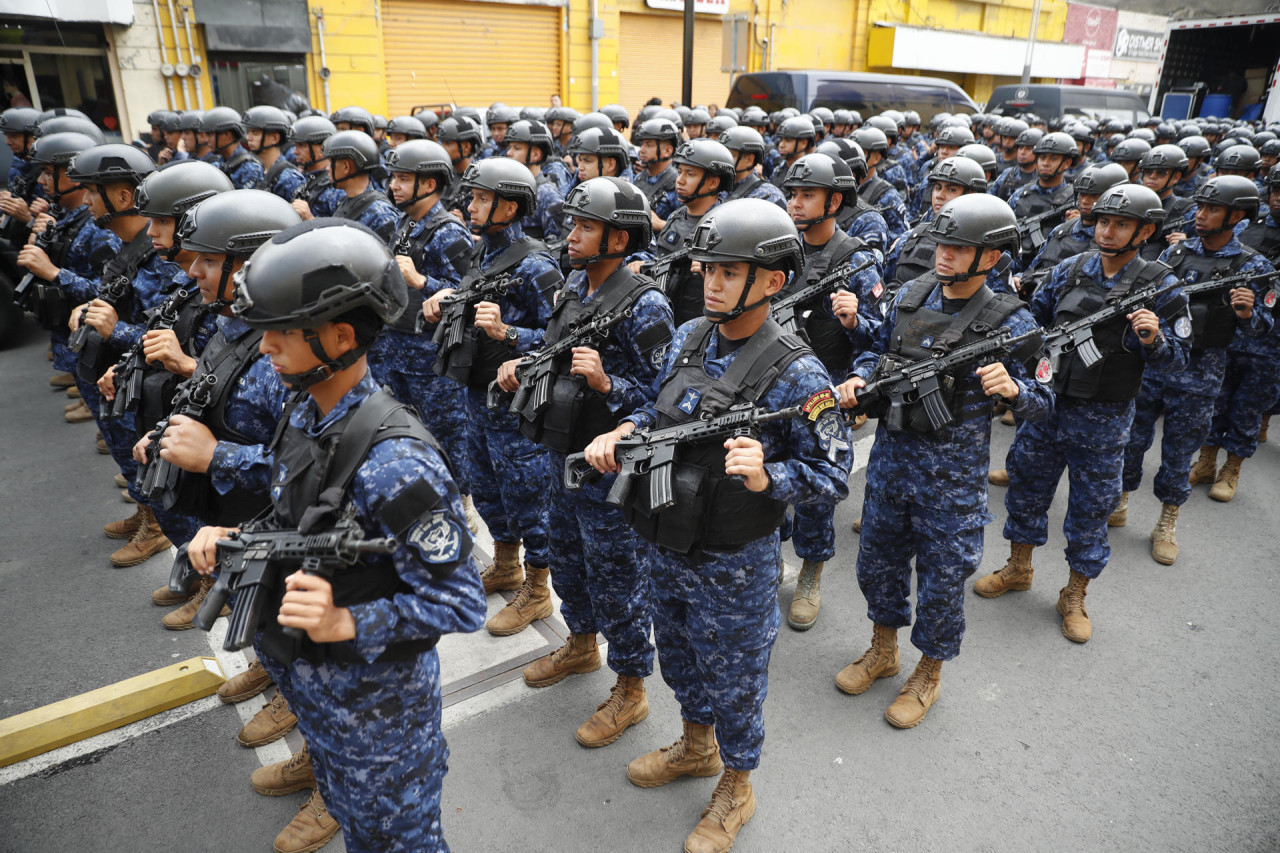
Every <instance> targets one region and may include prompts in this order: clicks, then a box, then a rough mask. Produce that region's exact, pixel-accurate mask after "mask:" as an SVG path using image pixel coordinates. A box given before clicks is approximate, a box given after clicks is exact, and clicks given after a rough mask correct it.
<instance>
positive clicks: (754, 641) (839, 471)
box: [627, 320, 853, 770]
mask: <svg viewBox="0 0 1280 853" xmlns="http://www.w3.org/2000/svg"><path fill="white" fill-rule="evenodd" d="M700 322H702V321H701V320H691V321H689V322H688V323H685V324H684V325H682V326H681V327H680V328H679V329H678V330H676V336H675V339H674V340H672V342H671V348H670V350H669V351H668V355H667V360H666V362H665V364H664V365H663V369H662V371H661V372H660V373H659V376H658V378H657V380H655V383H654V391H653V396H654V398H655V399H656V396H657V389H658V387H659V386H660V385H661V380H662V378H663V377H665V376H666V375H667V374H669V373H670V372H671V371H672V369H673V368H674V366H675V359H676V356H677V355H678V354H679V352H680V348H681V347H682V346H683V345H684V341H685V339H686V338H687V337H688V336H689V334H690V333H691V332H692V331H693V330H694V329H695V328H696V327H697V325H698V324H699V323H700ZM718 345H719V340H718V335H712V336H711V339H710V341H709V343H708V345H707V358H706V362H705V364H704V369H705V370H706V371H707V374H708V375H709V376H712V377H719V376H723V375H724V372H725V371H726V370H727V369H728V367H729V365H730V364H732V363H733V361H734V358H735V357H736V356H737V352H741V350H738V351H736V352H733V353H730V354H728V355H725V356H718V355H717V351H718ZM829 390H831V381H830V379H829V378H828V377H827V372H826V370H825V369H824V368H823V367H822V363H821V362H820V361H818V359H817V358H816V357H814V356H812V355H804V356H802V357H801V358H799V359H797V360H796V361H794V362H792V363H791V365H790V366H788V367H787V368H786V370H784V371H783V372H782V375H781V376H780V377H779V378H778V380H777V382H775V383H774V385H773V387H772V388H770V389H769V391H768V392H767V393H766V394H765V395H764V396H763V397H762V398H761V400H760V401H759V405H760V406H761V407H762V408H765V409H769V410H771V411H776V410H778V409H782V408H785V407H788V406H794V405H799V404H801V403H803V402H804V401H805V400H807V399H809V398H810V397H811V396H812V395H814V394H816V393H818V392H821V391H829ZM655 419H656V413H655V411H654V409H653V408H652V407H651V406H646V407H645V408H643V409H640V410H638V411H637V412H636V413H635V414H634V415H632V416H631V417H629V418H627V420H630V421H633V422H634V423H636V424H637V425H638V426H642V427H643V426H649V425H652V424H653V423H654V421H655ZM819 424H820V425H821V428H820V429H814V428H813V427H812V426H811V425H810V424H809V423H808V422H807V421H803V420H791V421H776V422H773V423H769V424H765V425H764V427H763V429H762V430H761V433H760V437H759V440H760V442H761V444H763V445H764V454H765V459H766V460H774V461H766V462H765V471H766V472H767V473H768V475H769V488H768V489H767V490H766V491H765V494H766V495H769V496H770V497H773V498H776V499H778V500H781V501H785V502H787V503H790V504H793V505H795V504H803V503H809V502H812V501H817V502H820V503H826V504H835V503H838V502H839V501H841V500H843V499H844V498H845V497H846V496H847V495H848V493H849V484H848V480H849V469H850V466H851V465H852V461H853V460H852V453H851V452H850V450H849V447H850V445H851V435H850V433H849V429H848V427H847V425H846V424H845V422H844V421H843V420H842V419H841V418H839V417H838V416H837V415H836V413H835V412H834V411H828V412H826V413H825V414H824V415H823V416H822V419H821V420H820V421H819ZM649 551H650V555H651V558H650V559H651V567H652V568H651V572H652V583H651V587H650V588H651V592H650V595H651V600H652V606H653V629H654V638H655V640H656V641H657V645H658V660H659V662H660V663H661V665H662V679H663V681H665V682H666V683H667V685H668V686H669V687H670V688H671V689H672V691H673V692H674V693H675V696H676V701H678V702H679V703H680V716H681V717H682V718H683V719H684V720H687V721H689V722H691V723H697V724H699V725H706V726H710V725H714V726H715V733H716V740H717V741H719V743H720V756H721V758H722V760H723V761H724V764H725V766H726V767H730V768H732V769H734V770H754V769H755V768H756V767H757V766H758V765H759V763H760V750H761V748H762V747H763V745H764V715H763V711H762V709H763V706H764V698H765V694H766V693H767V692H768V686H769V684H768V668H769V656H770V654H771V652H772V650H773V643H774V640H776V639H777V636H778V626H779V625H780V624H781V614H780V613H779V611H778V585H779V582H780V581H781V580H782V552H781V545H780V539H779V536H778V533H777V531H771V532H770V533H768V534H767V535H765V536H762V537H761V538H759V539H757V540H755V541H753V542H750V543H748V544H747V545H745V546H744V547H743V548H742V549H741V550H739V551H736V552H733V553H728V552H707V551H704V552H702V554H701V556H700V557H686V556H683V555H680V554H676V553H674V552H671V551H665V550H663V549H660V548H657V547H653V546H650V548H649Z"/></svg>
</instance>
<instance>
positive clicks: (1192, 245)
mask: <svg viewBox="0 0 1280 853" xmlns="http://www.w3.org/2000/svg"><path fill="white" fill-rule="evenodd" d="M1183 242H1184V243H1186V244H1187V248H1188V249H1190V250H1191V251H1193V252H1195V253H1196V254H1197V255H1200V256H1201V257H1206V258H1233V257H1235V256H1236V255H1238V254H1240V253H1241V252H1243V251H1244V244H1243V243H1241V242H1240V241H1239V240H1238V239H1236V235H1235V234H1232V235H1231V242H1229V243H1227V245H1225V246H1223V247H1222V248H1221V249H1219V250H1218V251H1216V252H1206V251H1205V248H1204V240H1203V239H1201V238H1200V237H1189V238H1187V239H1186V240H1184V241H1183Z"/></svg>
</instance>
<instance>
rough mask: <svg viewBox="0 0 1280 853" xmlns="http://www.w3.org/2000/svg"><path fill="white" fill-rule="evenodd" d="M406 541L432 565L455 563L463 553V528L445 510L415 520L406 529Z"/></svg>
mask: <svg viewBox="0 0 1280 853" xmlns="http://www.w3.org/2000/svg"><path fill="white" fill-rule="evenodd" d="M404 541H405V544H406V545H407V546H409V547H410V548H412V549H414V550H415V551H417V552H418V556H419V557H421V558H422V559H423V560H424V561H425V562H427V563H431V564H432V565H441V564H445V563H455V562H457V560H458V558H459V557H460V556H461V555H462V528H461V527H459V526H458V524H457V523H456V522H455V521H453V520H452V519H450V518H449V515H448V513H446V512H445V511H444V510H437V511H435V512H432V513H431V515H430V516H428V517H427V518H425V519H422V520H419V521H417V522H415V523H414V524H413V525H412V526H411V527H410V528H409V529H408V530H407V531H405V537H404Z"/></svg>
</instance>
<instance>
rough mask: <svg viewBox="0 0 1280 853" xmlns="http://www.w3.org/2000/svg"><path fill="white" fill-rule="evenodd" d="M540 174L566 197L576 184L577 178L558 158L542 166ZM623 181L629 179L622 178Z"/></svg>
mask: <svg viewBox="0 0 1280 853" xmlns="http://www.w3.org/2000/svg"><path fill="white" fill-rule="evenodd" d="M542 174H544V175H546V176H547V177H548V178H550V179H551V180H553V181H555V182H556V187H558V188H559V190H560V195H562V196H565V197H568V195H569V190H571V189H573V188H574V187H575V186H576V185H577V183H578V176H577V174H576V173H575V172H573V171H570V169H569V167H568V166H566V165H565V164H564V161H563V160H560V159H559V158H552V159H550V160H548V161H547V162H545V163H543V164H542ZM624 180H630V178H626V177H624Z"/></svg>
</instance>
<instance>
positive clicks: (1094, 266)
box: [1080, 252, 1142, 290]
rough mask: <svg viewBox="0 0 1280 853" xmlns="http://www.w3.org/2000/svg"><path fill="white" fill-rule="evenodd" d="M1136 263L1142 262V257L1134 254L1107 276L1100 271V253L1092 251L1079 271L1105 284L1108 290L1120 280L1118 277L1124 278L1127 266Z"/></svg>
mask: <svg viewBox="0 0 1280 853" xmlns="http://www.w3.org/2000/svg"><path fill="white" fill-rule="evenodd" d="M1137 263H1142V257H1141V256H1140V255H1134V256H1133V258H1132V259H1130V261H1129V263H1127V264H1125V265H1124V266H1123V267H1122V268H1121V269H1120V272H1118V273H1116V274H1115V275H1113V276H1111V278H1107V276H1106V273H1104V272H1103V271H1102V255H1101V254H1099V253H1098V252H1094V253H1093V254H1092V256H1090V257H1089V258H1088V259H1086V260H1085V262H1084V266H1082V267H1081V268H1080V271H1081V272H1082V273H1084V274H1085V275H1087V276H1089V278H1091V279H1093V280H1094V281H1096V282H1098V283H1099V284H1101V285H1105V286H1106V288H1107V289H1108V290H1110V289H1111V288H1112V287H1114V286H1115V285H1116V284H1117V283H1118V282H1119V281H1120V279H1122V278H1124V274H1125V272H1126V271H1127V270H1128V269H1129V267H1131V266H1133V265H1134V264H1137Z"/></svg>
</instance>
